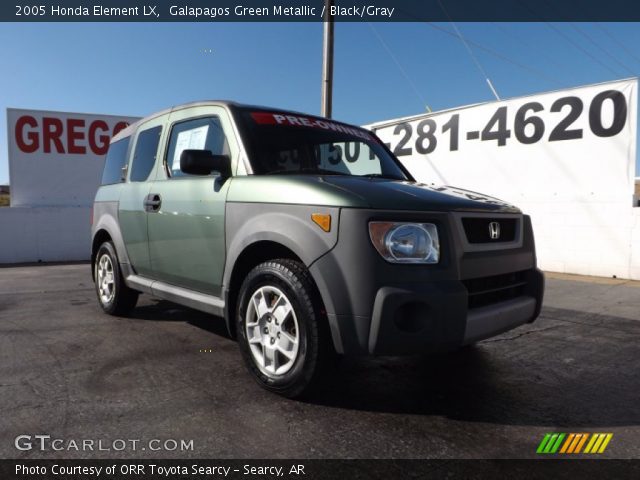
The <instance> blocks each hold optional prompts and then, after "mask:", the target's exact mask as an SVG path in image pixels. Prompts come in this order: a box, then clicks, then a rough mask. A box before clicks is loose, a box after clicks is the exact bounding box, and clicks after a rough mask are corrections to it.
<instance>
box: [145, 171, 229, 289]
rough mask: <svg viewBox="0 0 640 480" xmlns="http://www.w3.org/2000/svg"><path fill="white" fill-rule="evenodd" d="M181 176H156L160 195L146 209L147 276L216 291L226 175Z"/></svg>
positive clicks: (221, 254) (155, 187)
mask: <svg viewBox="0 0 640 480" xmlns="http://www.w3.org/2000/svg"><path fill="white" fill-rule="evenodd" d="M219 183H220V181H219V180H218V179H216V178H215V177H203V178H195V177H185V178H180V179H173V180H161V181H156V182H154V183H153V184H152V186H151V193H154V194H158V195H160V196H161V198H162V206H161V208H160V211H159V212H157V213H149V214H148V217H147V218H148V228H149V254H150V261H151V267H152V270H153V272H152V278H154V279H155V280H160V281H164V282H166V283H169V284H171V285H177V286H180V287H184V288H189V289H192V290H196V291H199V292H203V293H208V294H212V295H216V296H220V293H221V286H222V273H223V270H224V263H225V238H224V211H225V200H226V196H227V190H228V189H229V184H230V180H227V181H226V182H225V183H224V184H223V185H221V186H220V185H219Z"/></svg>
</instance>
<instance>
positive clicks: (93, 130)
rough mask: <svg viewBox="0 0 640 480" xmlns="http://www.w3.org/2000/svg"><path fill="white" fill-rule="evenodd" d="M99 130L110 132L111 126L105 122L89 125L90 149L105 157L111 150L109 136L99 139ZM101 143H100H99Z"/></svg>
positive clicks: (100, 121)
mask: <svg viewBox="0 0 640 480" xmlns="http://www.w3.org/2000/svg"><path fill="white" fill-rule="evenodd" d="M98 130H101V131H103V132H107V131H109V125H107V122H105V121H103V120H95V121H93V122H91V125H89V148H91V151H92V152H93V153H95V154H96V155H105V154H106V153H107V150H109V135H104V134H103V135H100V136H99V137H98V134H97V132H98ZM97 140H99V141H100V143H98V142H97Z"/></svg>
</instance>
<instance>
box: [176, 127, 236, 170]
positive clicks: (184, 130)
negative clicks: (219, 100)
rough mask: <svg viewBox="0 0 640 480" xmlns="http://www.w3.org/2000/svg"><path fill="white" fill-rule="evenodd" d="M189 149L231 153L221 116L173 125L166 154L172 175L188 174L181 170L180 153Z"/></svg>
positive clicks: (216, 153) (217, 153) (221, 153)
mask: <svg viewBox="0 0 640 480" xmlns="http://www.w3.org/2000/svg"><path fill="white" fill-rule="evenodd" d="M187 149H192V150H209V151H210V152H211V153H213V154H214V155H229V144H228V142H227V138H226V137H225V134H224V130H223V129H222V123H221V122H220V118H219V117H217V116H211V117H203V118H197V119H194V120H187V121H185V122H180V123H176V124H174V125H173V128H172V129H171V137H170V139H169V148H168V149H167V156H166V166H167V171H168V173H169V176H170V177H183V176H188V174H186V173H184V172H182V171H181V170H180V155H181V154H182V151H183V150H187Z"/></svg>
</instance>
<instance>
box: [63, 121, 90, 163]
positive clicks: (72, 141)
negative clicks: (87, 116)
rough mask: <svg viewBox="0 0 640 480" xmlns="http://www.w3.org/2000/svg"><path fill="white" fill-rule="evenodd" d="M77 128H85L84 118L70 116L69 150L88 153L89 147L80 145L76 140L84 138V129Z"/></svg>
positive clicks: (68, 122) (68, 125)
mask: <svg viewBox="0 0 640 480" xmlns="http://www.w3.org/2000/svg"><path fill="white" fill-rule="evenodd" d="M76 128H84V120H81V119H77V118H70V119H68V120H67V152H68V153H77V154H80V155H83V154H85V153H87V147H85V146H84V145H78V144H77V143H76V140H84V131H77V130H76Z"/></svg>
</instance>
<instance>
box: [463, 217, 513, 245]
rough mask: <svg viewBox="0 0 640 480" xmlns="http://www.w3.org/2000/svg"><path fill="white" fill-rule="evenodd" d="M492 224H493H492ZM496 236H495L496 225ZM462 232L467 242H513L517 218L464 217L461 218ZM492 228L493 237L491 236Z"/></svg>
mask: <svg viewBox="0 0 640 480" xmlns="http://www.w3.org/2000/svg"><path fill="white" fill-rule="evenodd" d="M492 224H493V225H492ZM496 224H497V232H498V237H497V238H495V233H496V226H495V225H496ZM462 226H463V227H464V233H465V235H466V236H467V241H468V242H469V243H502V242H513V241H514V240H515V239H516V231H517V228H518V219H517V218H500V217H495V218H491V217H465V218H463V219H462ZM492 230H493V233H494V237H493V238H492V235H491V233H492Z"/></svg>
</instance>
